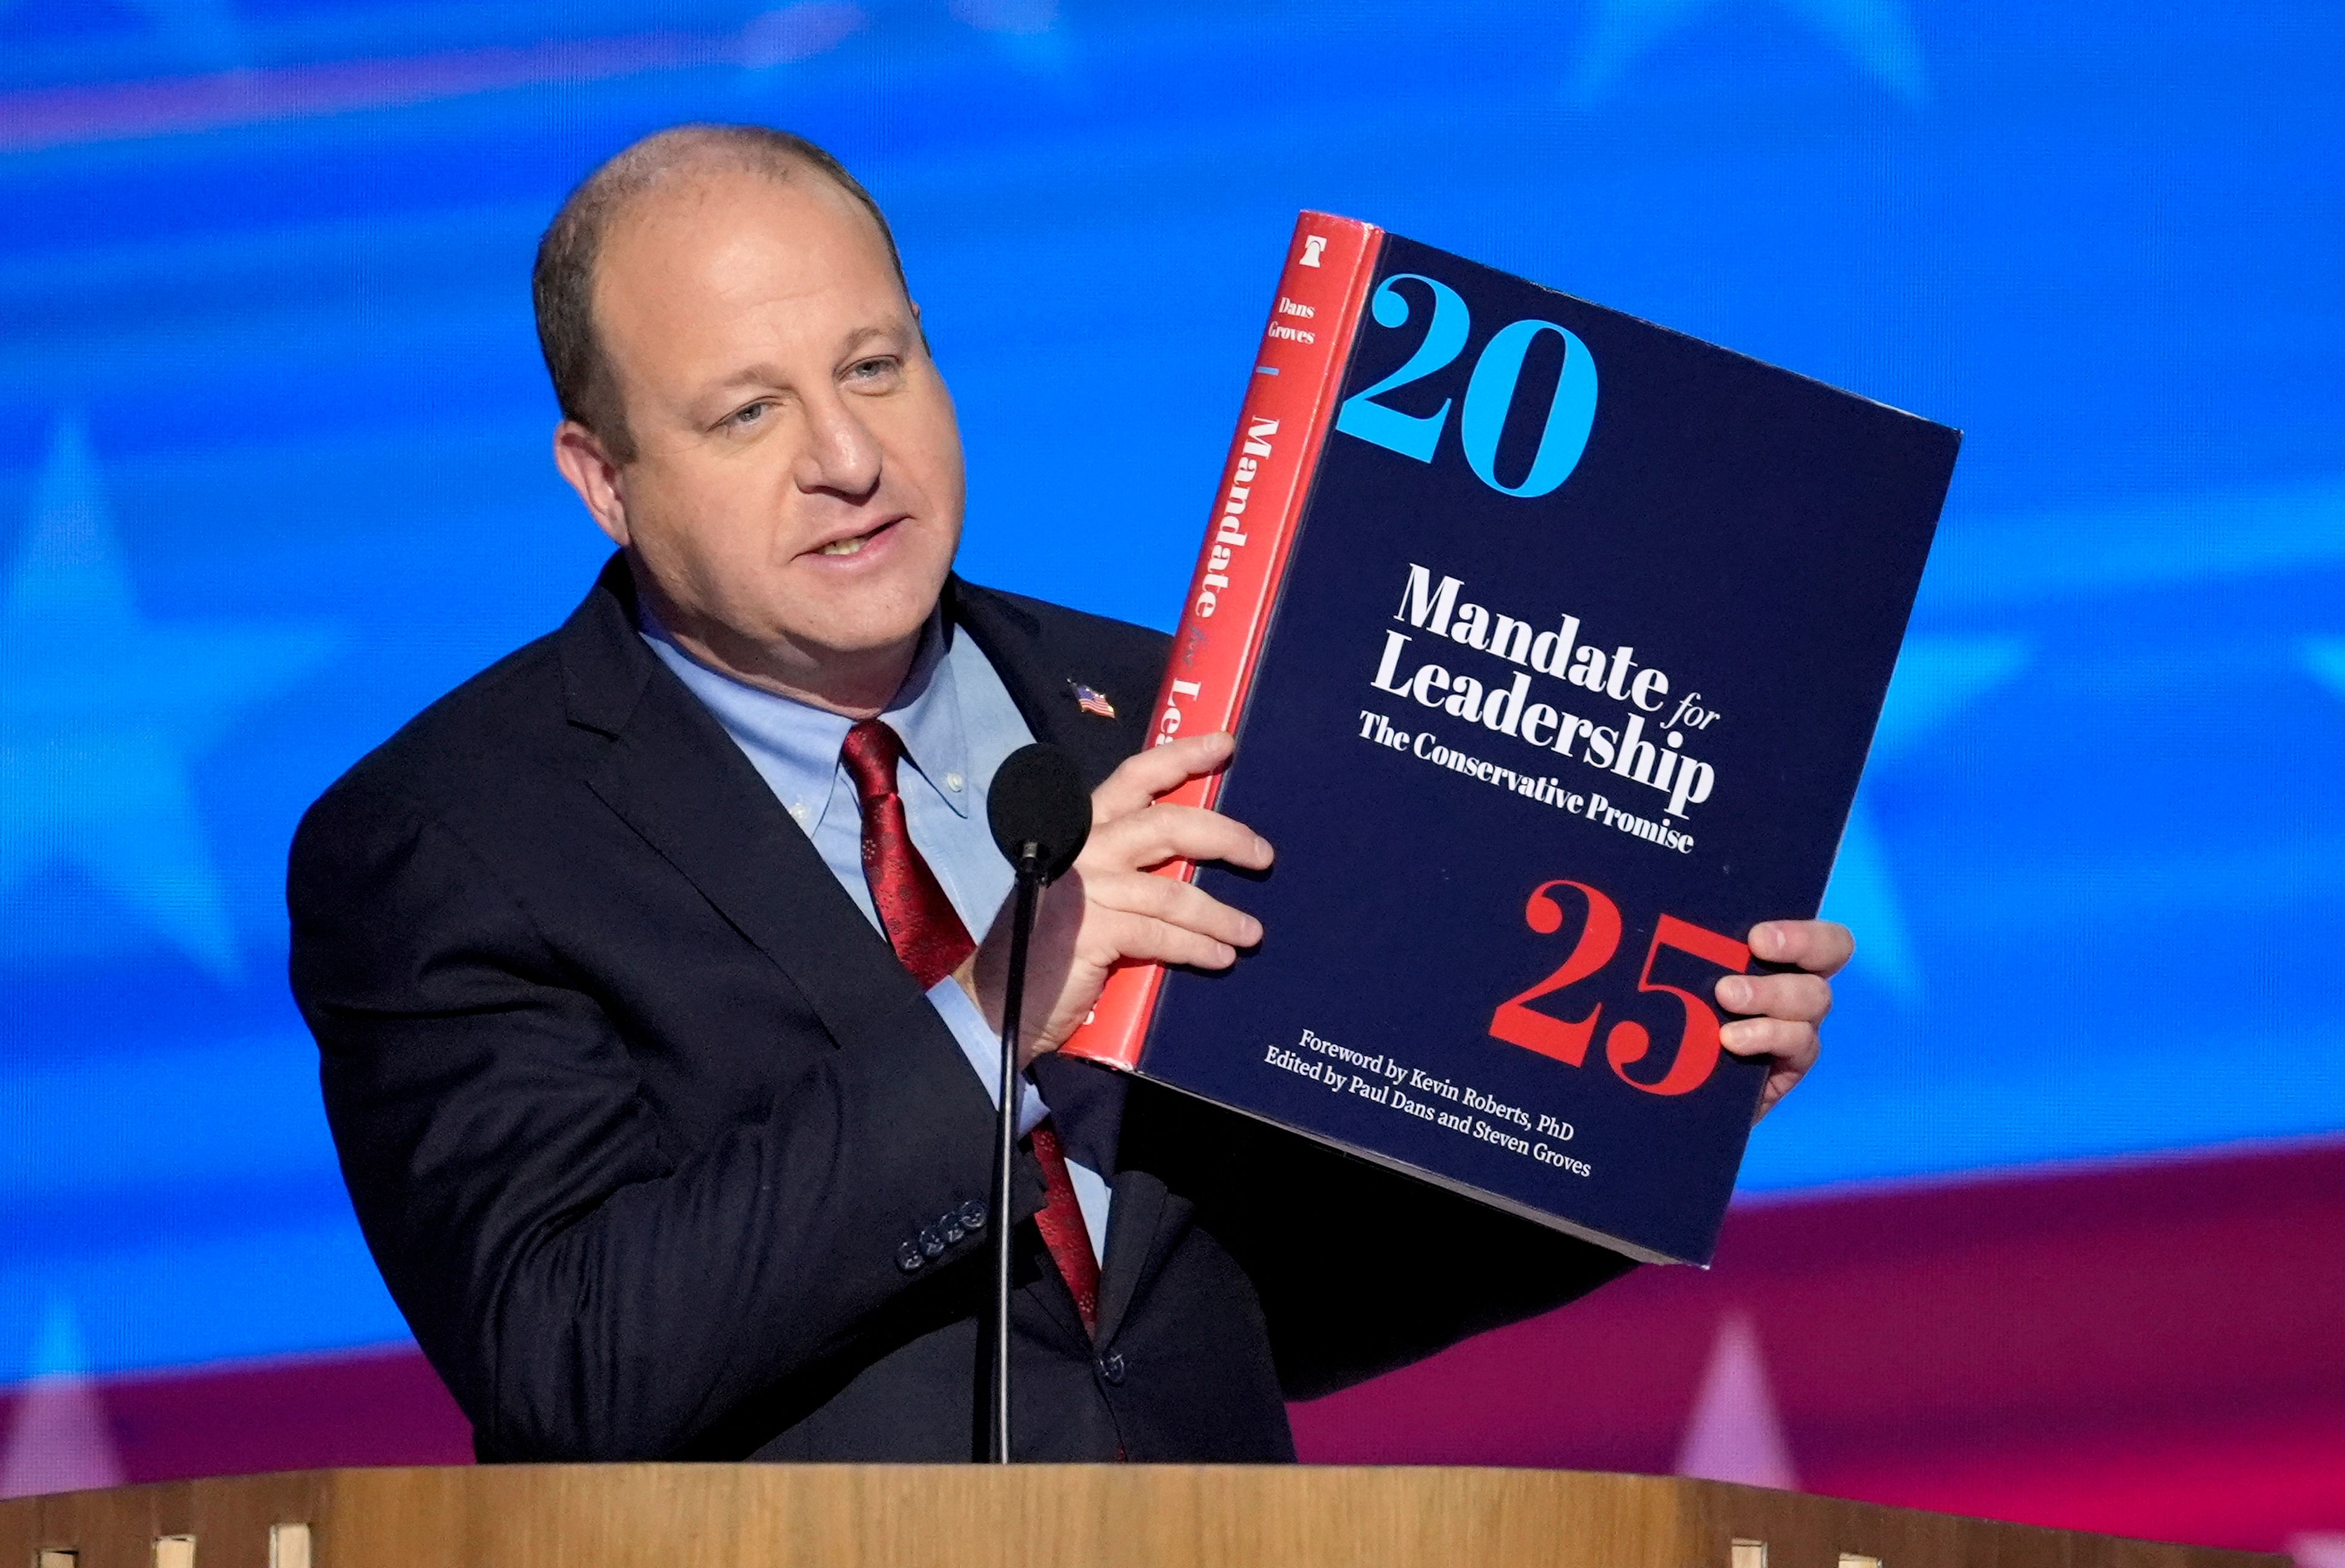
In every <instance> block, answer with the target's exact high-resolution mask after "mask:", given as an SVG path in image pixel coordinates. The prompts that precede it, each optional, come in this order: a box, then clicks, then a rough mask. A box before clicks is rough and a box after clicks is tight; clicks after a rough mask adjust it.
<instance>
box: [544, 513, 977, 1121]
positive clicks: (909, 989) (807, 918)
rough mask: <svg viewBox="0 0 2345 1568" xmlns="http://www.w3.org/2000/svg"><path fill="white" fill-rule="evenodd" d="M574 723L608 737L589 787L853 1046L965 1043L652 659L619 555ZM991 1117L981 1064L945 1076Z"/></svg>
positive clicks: (581, 659)
mask: <svg viewBox="0 0 2345 1568" xmlns="http://www.w3.org/2000/svg"><path fill="white" fill-rule="evenodd" d="M559 635H560V636H561V638H562V639H563V642H562V656H563V675H564V683H565V691H566V697H567V700H568V704H569V709H570V717H571V722H572V723H575V724H579V725H581V726H583V727H584V728H587V729H591V730H594V731H597V732H599V733H602V734H604V735H605V736H606V737H607V738H608V740H609V743H610V744H609V747H608V749H607V751H606V753H605V754H604V758H603V759H602V762H601V764H600V765H599V766H597V767H594V768H592V769H590V771H589V773H588V774H587V778H586V784H587V787H589V788H590V789H592V790H593V791H594V794H596V795H597V796H599V797H600V798H601V799H602V801H603V803H604V804H605V805H607V806H609V807H610V809H611V810H612V811H613V812H614V813H616V814H618V816H619V817H620V818H621V819H622V820H623V821H624V822H625V823H626V824H627V825H628V826H629V827H631V828H633V829H634V831H635V833H636V834H637V835H640V836H641V837H642V838H643V839H644V841H645V843H646V844H648V845H651V847H652V848H653V849H655V850H656V851H657V852H658V853H659V854H660V855H662V856H663V857H664V858H665V859H666V860H667V862H668V863H669V864H670V865H674V866H675V868H676V870H677V871H678V872H680V873H682V874H683V875H684V876H685V878H686V879H687V880H688V881H690V882H691V883H692V885H694V886H695V887H696V888H698V889H699V890H700V892H701V894H702V895H703V896H704V897H706V899H707V900H708V901H709V903H710V904H712V905H715V906H716V910H717V911H718V913H720V914H722V915H723V916H725V918H726V920H727V921H728V922H730V923H731V924H732V926H734V928H735V929H736V930H738V931H739V932H740V933H741V934H742V935H743V936H746V938H747V939H748V940H749V941H750V942H751V943H753V944H754V945H755V946H756V947H757V949H758V950H759V951H760V952H762V953H764V954H765V955H766V957H767V958H769V959H771V960H772V961H773V963H774V964H775V966H777V967H778V968H779V969H780V970H781V971H782V972H783V974H784V975H786V976H787V977H788V979H789V981H790V983H791V984H792V985H793V986H796V987H797V990H798V992H799V994H800V995H802V996H805V997H806V999H807V1003H808V1005H809V1006H810V1007H812V1008H813V1009H814V1012H815V1014H816V1016H817V1017H819V1018H820V1019H821V1020H822V1023H823V1026H824V1027H825V1028H826V1029H827V1030H828V1031H829V1033H830V1036H831V1037H832V1038H833V1039H834V1040H836V1041H837V1043H838V1045H839V1046H840V1047H844V1048H847V1049H850V1050H858V1051H876V1052H880V1053H884V1054H895V1053H899V1052H903V1051H907V1050H919V1051H923V1052H926V1051H946V1052H950V1053H952V1055H953V1056H954V1057H955V1058H956V1059H958V1058H959V1047H958V1046H956V1045H955V1044H954V1042H953V1039H952V1036H951V1034H950V1032H949V1030H947V1029H946V1027H944V1023H943V1021H942V1020H941V1019H940V1018H939V1017H937V1015H936V1010H935V1009H934V1008H933V1007H929V1005H928V999H927V998H926V997H925V996H922V995H921V993H920V990H919V986H918V985H917V984H915V983H914V981H913V979H912V977H911V976H910V975H909V973H907V972H906V971H905V969H904V966H903V965H901V964H900V963H898V961H897V958H896V955H895V953H894V951H893V950H892V949H890V948H889V947H888V944H887V941H886V939H885V938H884V937H882V936H880V935H879V934H878V932H877V931H875V930H873V929H872V927H871V924H870V922H868V921H867V920H866V919H864V918H863V916H862V913H861V911H859V910H858V909H857V908H856V907H855V904H854V901H853V900H852V899H850V898H849V897H848V895H847V892H846V890H845V889H843V888H841V887H840V886H839V885H838V880H837V877H835V876H833V875H831V874H830V868H829V867H828V866H827V865H824V864H823V860H822V856H821V855H819V854H818V853H817V851H816V849H815V847H814V845H813V843H812V842H811V841H810V840H808V839H807V835H806V834H805V832H804V831H803V830H801V829H800V828H799V827H798V825H797V823H795V822H793V821H792V820H791V819H790V817H789V814H787V812H786V811H784V810H783V809H782V805H781V803H780V802H779V801H777V800H776V799H775V798H774V794H773V791H772V790H771V789H769V788H767V787H766V782H765V780H764V779H763V778H761V777H759V776H758V774H757V771H756V768H755V767H753V766H751V765H750V763H749V760H748V759H747V758H746V757H745V756H743V755H742V754H741V749H740V747H738V746H737V745H736V744H734V743H733V740H732V737H730V736H729V735H727V734H726V733H725V731H724V728H723V726H722V725H720V724H718V723H717V722H716V719H715V717H714V716H712V715H711V714H710V713H708V711H707V710H706V708H704V707H702V706H701V704H700V703H699V702H698V700H697V699H695V697H694V696H693V695H692V693H690V692H688V691H686V690H685V687H684V685H683V683H681V682H679V681H677V680H676V679H675V676H674V675H673V674H672V673H670V672H669V671H668V670H667V669H665V667H664V666H662V665H661V664H660V663H659V662H658V660H657V659H656V658H655V657H654V655H653V654H652V652H651V650H650V649H648V648H646V647H645V646H644V644H643V641H642V639H641V638H640V637H639V636H638V635H637V634H636V632H635V628H634V590H633V584H632V583H631V582H629V580H628V578H627V572H626V566H625V563H624V560H622V559H620V558H618V557H614V558H613V561H612V562H611V565H610V566H609V567H607V568H605V570H604V574H603V577H602V580H601V581H600V582H598V583H597V584H596V586H595V592H594V593H593V594H591V595H589V597H588V599H587V602H585V604H584V605H582V606H581V607H580V609H579V611H578V612H577V613H576V614H575V615H574V616H572V618H571V620H570V622H569V623H568V624H567V625H566V626H564V627H563V631H562V632H561V633H559ZM963 1080H965V1087H966V1088H967V1091H968V1096H969V1100H970V1102H971V1103H970V1104H968V1105H960V1104H956V1105H953V1106H950V1107H940V1108H939V1110H940V1112H944V1113H947V1114H951V1115H954V1116H957V1117H958V1116H965V1115H972V1114H973V1115H978V1116H982V1117H986V1118H990V1115H991V1102H990V1099H989V1098H988V1097H987V1096H986V1094H985V1091H984V1089H983V1087H982V1086H980V1084H979V1083H978V1082H977V1080H976V1077H975V1075H973V1074H968V1073H963V1074H959V1075H957V1076H953V1077H951V1078H950V1080H949V1081H953V1082H956V1083H960V1082H963Z"/></svg>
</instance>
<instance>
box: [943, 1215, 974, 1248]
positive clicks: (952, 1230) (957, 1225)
mask: <svg viewBox="0 0 2345 1568" xmlns="http://www.w3.org/2000/svg"><path fill="white" fill-rule="evenodd" d="M937 1229H939V1230H941V1231H943V1232H944V1233H945V1245H946V1246H948V1247H950V1246H953V1245H954V1244H956V1243H957V1242H959V1240H960V1239H961V1238H963V1237H964V1236H967V1235H968V1234H969V1232H968V1231H967V1230H965V1229H962V1228H961V1222H960V1219H959V1216H957V1215H951V1214H948V1215H946V1216H945V1217H944V1218H943V1219H939V1220H938V1221H937Z"/></svg>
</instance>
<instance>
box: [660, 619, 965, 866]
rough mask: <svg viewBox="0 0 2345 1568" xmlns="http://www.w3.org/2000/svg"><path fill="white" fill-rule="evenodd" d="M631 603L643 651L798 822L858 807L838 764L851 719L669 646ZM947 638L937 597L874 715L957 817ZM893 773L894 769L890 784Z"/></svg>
mask: <svg viewBox="0 0 2345 1568" xmlns="http://www.w3.org/2000/svg"><path fill="white" fill-rule="evenodd" d="M637 603H638V607H639V614H640V617H641V625H642V631H643V635H644V639H645V641H646V642H649V643H650V644H651V646H652V651H653V652H655V653H657V654H658V655H659V657H660V661H661V662H662V663H665V664H666V665H667V667H668V668H669V669H671V670H673V671H675V673H676V676H677V677H678V678H679V679H680V680H682V681H683V682H684V683H685V686H686V687H687V688H688V689H689V690H690V691H691V692H692V694H693V695H694V696H695V697H698V698H699V699H700V701H701V703H703V704H704V705H705V706H706V707H707V709H708V710H709V712H710V713H713V714H715V715H716V722H717V723H720V724H722V725H723V726H724V727H725V731H726V733H727V734H730V735H731V736H732V737H733V739H734V740H735V741H736V743H737V744H739V745H740V746H741V747H742V749H743V750H745V751H746V752H747V753H748V754H749V759H750V761H751V762H753V763H755V764H756V766H757V771H758V772H759V773H760V774H763V775H764V776H765V779H766V784H768V785H770V786H771V787H772V789H773V791H774V793H775V794H777V796H779V797H780V798H781V801H782V804H784V805H785V806H787V808H788V809H789V813H790V815H791V816H792V818H794V819H795V820H796V821H797V824H798V825H799V826H800V827H802V828H804V829H805V830H806V831H807V833H809V834H810V833H812V832H814V831H815V830H816V829H817V828H818V827H820V826H821V825H822V823H823V821H824V819H825V818H826V817H827V815H828V814H829V813H830V812H831V811H832V809H834V806H835V805H837V807H838V808H839V809H844V810H847V811H849V812H857V813H858V814H859V811H860V808H859V807H858V805H857V804H856V800H855V785H854V784H853V782H852V781H851V780H849V779H848V777H847V772H846V769H845V768H844V767H842V766H841V765H840V763H839V752H840V750H841V748H843V747H844V746H845V745H846V744H847V732H848V730H850V729H852V728H854V721H853V720H851V719H849V718H848V717H847V716H846V715H845V714H843V713H832V712H830V711H829V710H828V709H827V708H817V707H815V706H814V705H813V704H811V703H801V702H799V701H797V699H796V698H793V697H784V696H780V695H778V694H777V693H772V692H768V691H765V690H763V689H761V688H759V687H756V686H752V685H749V684H747V683H744V682H741V681H736V680H735V679H734V678H733V677H732V676H730V675H727V674H725V673H721V672H719V671H716V670H712V669H710V668H709V667H708V666H707V665H706V664H703V663H700V662H699V661H698V660H696V659H695V658H693V657H692V655H691V654H689V653H687V652H685V651H684V650H683V649H682V648H681V647H679V646H677V644H676V642H675V638H674V637H673V636H672V635H671V634H670V633H669V632H668V630H667V628H666V627H665V626H663V625H661V624H660V622H659V619H658V617H657V616H655V615H654V614H653V613H652V609H651V606H650V605H649V604H648V603H645V602H642V601H640V600H639V601H638V602H637ZM952 638H953V632H952V628H951V626H950V625H949V623H948V622H946V620H945V618H944V611H943V609H942V607H941V606H939V608H938V609H937V610H936V611H934V612H931V613H930V615H929V621H928V624H927V625H925V626H923V627H922V628H921V629H920V643H919V648H918V649H917V650H916V651H915V652H914V653H913V655H912V667H911V669H910V671H909V673H906V675H905V677H904V683H903V684H902V685H900V686H898V687H897V688H896V695H895V696H894V698H893V699H891V700H890V701H889V703H888V706H887V707H886V708H885V709H884V710H883V711H882V712H881V713H880V715H879V716H880V718H882V719H883V720H885V721H886V722H887V723H888V726H889V727H890V728H891V729H893V730H894V731H895V732H896V733H897V735H898V737H899V738H900V739H901V740H902V741H903V743H904V761H905V763H906V764H909V766H910V767H911V768H912V769H913V771H915V772H916V773H918V774H919V775H920V777H921V778H923V779H925V780H926V781H927V782H928V784H929V787H930V789H931V791H932V792H933V794H934V795H935V797H936V798H937V799H939V800H940V801H942V802H943V803H944V804H946V805H947V806H949V807H950V808H951V810H952V811H953V812H954V813H955V814H957V815H960V816H964V817H966V816H967V815H968V814H969V795H970V794H971V793H972V792H971V790H970V789H969V780H968V777H967V775H968V773H969V739H968V733H967V731H966V730H965V728H964V727H963V724H962V722H961V712H960V692H959V685H958V683H956V681H955V680H954V676H953V661H952V660H950V659H949V658H947V657H946V654H947V653H948V652H949V651H950V647H951V643H952ZM901 782H902V781H901V777H900V775H899V777H898V784H899V787H900V784H901Z"/></svg>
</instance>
